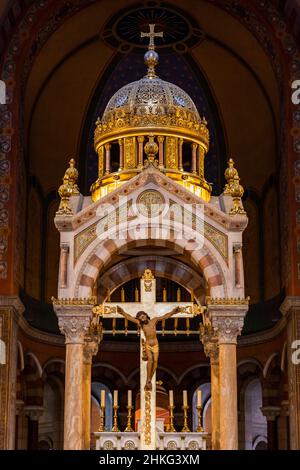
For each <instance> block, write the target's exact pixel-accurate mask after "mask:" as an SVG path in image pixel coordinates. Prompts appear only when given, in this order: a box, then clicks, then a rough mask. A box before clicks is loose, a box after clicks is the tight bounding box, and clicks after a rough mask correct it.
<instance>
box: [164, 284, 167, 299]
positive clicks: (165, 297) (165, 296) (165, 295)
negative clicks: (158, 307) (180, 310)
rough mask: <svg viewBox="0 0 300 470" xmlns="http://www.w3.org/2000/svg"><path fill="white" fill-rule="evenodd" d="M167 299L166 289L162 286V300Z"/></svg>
mask: <svg viewBox="0 0 300 470" xmlns="http://www.w3.org/2000/svg"><path fill="white" fill-rule="evenodd" d="M166 301H167V289H166V288H165V287H164V288H163V302H166Z"/></svg>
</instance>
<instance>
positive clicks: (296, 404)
mask: <svg viewBox="0 0 300 470" xmlns="http://www.w3.org/2000/svg"><path fill="white" fill-rule="evenodd" d="M280 310H281V312H282V313H283V315H285V316H286V319H287V371H288V394H289V426H290V432H289V434H290V449H291V450H299V449H300V297H286V298H285V300H284V301H283V303H282V305H281V307H280ZM297 351H299V352H297Z"/></svg>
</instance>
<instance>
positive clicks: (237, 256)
mask: <svg viewBox="0 0 300 470" xmlns="http://www.w3.org/2000/svg"><path fill="white" fill-rule="evenodd" d="M233 254H234V273H235V286H236V287H241V285H242V272H243V262H242V245H241V244H240V243H238V244H235V245H234V246H233Z"/></svg>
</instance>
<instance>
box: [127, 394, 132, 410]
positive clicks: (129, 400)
mask: <svg viewBox="0 0 300 470" xmlns="http://www.w3.org/2000/svg"><path fill="white" fill-rule="evenodd" d="M127 405H128V406H131V407H132V390H128V394H127Z"/></svg>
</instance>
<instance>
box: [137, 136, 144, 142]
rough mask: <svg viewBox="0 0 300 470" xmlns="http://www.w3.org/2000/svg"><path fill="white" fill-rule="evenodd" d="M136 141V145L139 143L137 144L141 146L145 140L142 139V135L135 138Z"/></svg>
mask: <svg viewBox="0 0 300 470" xmlns="http://www.w3.org/2000/svg"><path fill="white" fill-rule="evenodd" d="M137 140H138V143H139V144H142V143H143V142H144V140H145V137H144V136H143V135H139V136H138V138H137Z"/></svg>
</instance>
